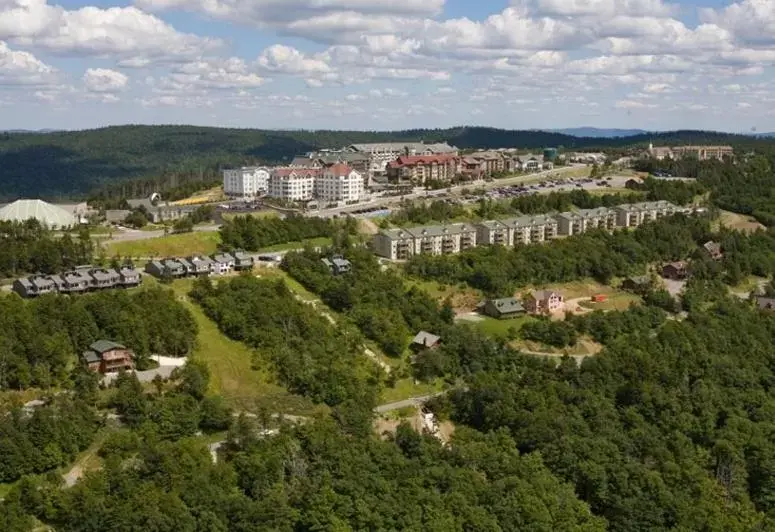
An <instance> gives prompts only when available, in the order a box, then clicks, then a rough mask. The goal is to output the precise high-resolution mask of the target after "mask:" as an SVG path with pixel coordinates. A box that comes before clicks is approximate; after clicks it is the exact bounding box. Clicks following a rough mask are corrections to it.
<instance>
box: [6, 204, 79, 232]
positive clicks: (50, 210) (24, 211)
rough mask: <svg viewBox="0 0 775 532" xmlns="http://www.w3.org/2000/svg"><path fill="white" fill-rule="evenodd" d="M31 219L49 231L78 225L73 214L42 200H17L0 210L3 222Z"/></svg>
mask: <svg viewBox="0 0 775 532" xmlns="http://www.w3.org/2000/svg"><path fill="white" fill-rule="evenodd" d="M31 218H35V219H36V220H38V221H39V222H40V223H41V224H43V225H45V226H47V227H49V228H51V229H62V228H66V227H73V226H75V225H77V224H78V219H77V218H76V217H75V215H74V214H73V213H71V212H68V211H66V210H65V209H62V208H60V207H57V206H56V205H52V204H50V203H46V202H45V201H42V200H18V201H14V202H13V203H10V204H8V205H6V206H5V207H3V208H2V209H0V220H2V221H5V222H24V221H26V220H29V219H31Z"/></svg>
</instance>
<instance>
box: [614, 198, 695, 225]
mask: <svg viewBox="0 0 775 532" xmlns="http://www.w3.org/2000/svg"><path fill="white" fill-rule="evenodd" d="M614 211H615V212H616V225H617V227H638V226H639V225H641V224H643V223H646V222H652V221H654V220H658V219H659V218H662V217H663V216H670V215H673V214H676V213H677V212H683V211H684V209H681V208H679V207H676V206H675V205H673V204H672V203H670V202H669V201H649V202H644V203H633V204H625V205H619V206H617V207H615V208H614Z"/></svg>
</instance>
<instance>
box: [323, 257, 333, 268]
mask: <svg viewBox="0 0 775 532" xmlns="http://www.w3.org/2000/svg"><path fill="white" fill-rule="evenodd" d="M320 262H322V263H323V264H325V265H326V266H328V267H329V268H331V267H332V266H333V265H334V263H333V262H331V261H330V260H328V259H327V258H325V257H323V258H322V259H320Z"/></svg>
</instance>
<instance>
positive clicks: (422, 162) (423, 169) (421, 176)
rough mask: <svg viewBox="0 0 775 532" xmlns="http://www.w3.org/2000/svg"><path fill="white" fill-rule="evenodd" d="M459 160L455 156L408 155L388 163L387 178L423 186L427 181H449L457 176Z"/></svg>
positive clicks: (392, 180)
mask: <svg viewBox="0 0 775 532" xmlns="http://www.w3.org/2000/svg"><path fill="white" fill-rule="evenodd" d="M459 163H460V159H459V158H458V157H456V156H455V155H443V154H437V155H408V156H401V157H399V158H398V159H396V160H395V161H392V162H390V163H388V165H387V176H388V179H389V180H390V181H391V182H408V181H409V182H412V183H414V184H417V185H424V184H425V183H426V182H427V181H449V180H450V179H452V178H453V177H455V176H456V175H457V174H458V171H459Z"/></svg>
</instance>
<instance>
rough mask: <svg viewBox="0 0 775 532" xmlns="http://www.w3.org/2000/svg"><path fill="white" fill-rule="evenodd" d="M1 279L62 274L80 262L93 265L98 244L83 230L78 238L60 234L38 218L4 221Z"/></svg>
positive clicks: (0, 238)
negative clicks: (33, 274) (30, 274)
mask: <svg viewBox="0 0 775 532" xmlns="http://www.w3.org/2000/svg"><path fill="white" fill-rule="evenodd" d="M0 241H2V243H3V245H2V246H0V278H2V277H16V276H20V275H23V274H25V273H58V272H61V271H63V270H65V269H68V268H72V267H74V266H78V265H80V264H90V263H91V262H92V258H93V253H94V243H93V242H92V240H91V238H90V237H89V232H88V230H86V229H83V230H82V231H81V232H80V233H79V234H78V236H77V237H76V238H73V235H71V234H69V233H65V234H63V235H57V234H56V233H54V232H53V231H50V230H48V229H46V228H45V227H44V226H42V225H41V224H40V222H39V221H37V220H35V219H31V220H27V221H26V222H21V223H20V222H4V221H0Z"/></svg>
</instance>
